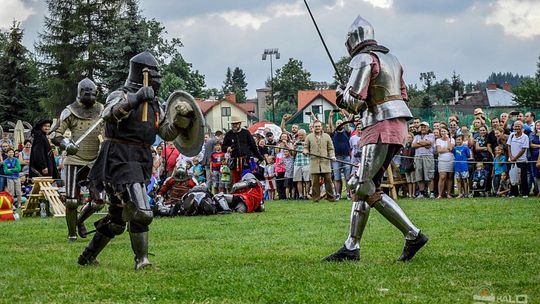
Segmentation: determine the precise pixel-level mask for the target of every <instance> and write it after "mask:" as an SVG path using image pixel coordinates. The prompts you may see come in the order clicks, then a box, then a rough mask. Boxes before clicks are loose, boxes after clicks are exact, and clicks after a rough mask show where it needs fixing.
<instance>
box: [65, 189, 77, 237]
mask: <svg viewBox="0 0 540 304" xmlns="http://www.w3.org/2000/svg"><path fill="white" fill-rule="evenodd" d="M67 200H69V199H67ZM67 200H66V205H67V208H66V224H67V227H68V241H70V242H75V241H76V240H77V205H76V204H77V201H76V200H75V203H74V204H75V207H74V208H73V206H70V202H67ZM71 204H73V203H71Z"/></svg>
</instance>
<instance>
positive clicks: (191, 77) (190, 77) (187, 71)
mask: <svg viewBox="0 0 540 304" xmlns="http://www.w3.org/2000/svg"><path fill="white" fill-rule="evenodd" d="M191 67H192V65H191V64H190V63H188V62H186V61H185V60H184V58H183V57H182V56H181V55H180V54H176V55H174V57H173V58H172V59H171V62H170V63H169V64H167V65H164V66H163V79H162V84H161V88H160V90H159V96H160V97H162V98H163V99H167V97H168V96H169V95H170V94H171V93H172V92H174V91H175V90H184V91H186V92H188V93H189V94H191V95H192V96H194V97H206V96H205V92H206V91H205V86H206V84H205V81H204V76H203V75H201V74H200V73H199V71H198V70H195V71H192V69H191Z"/></svg>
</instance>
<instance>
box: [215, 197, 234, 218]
mask: <svg viewBox="0 0 540 304" xmlns="http://www.w3.org/2000/svg"><path fill="white" fill-rule="evenodd" d="M227 196H230V197H229V200H230V201H231V202H232V194H223V193H219V194H216V195H215V196H214V199H215V201H217V204H218V209H219V212H218V213H221V214H228V213H231V212H232V210H231V208H230V207H229V201H228V200H227Z"/></svg>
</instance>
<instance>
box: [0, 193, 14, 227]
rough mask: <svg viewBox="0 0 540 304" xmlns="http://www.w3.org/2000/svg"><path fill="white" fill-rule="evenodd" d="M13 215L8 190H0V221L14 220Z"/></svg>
mask: <svg viewBox="0 0 540 304" xmlns="http://www.w3.org/2000/svg"><path fill="white" fill-rule="evenodd" d="M14 220H15V217H14V216H13V198H12V197H11V195H10V194H9V192H6V191H1V192H0V222H1V221H14Z"/></svg>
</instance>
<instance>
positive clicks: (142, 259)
mask: <svg viewBox="0 0 540 304" xmlns="http://www.w3.org/2000/svg"><path fill="white" fill-rule="evenodd" d="M129 238H130V240H131V249H132V250H133V253H135V270H139V269H142V268H145V267H148V266H152V263H151V262H150V261H149V260H148V232H139V233H134V232H130V233H129Z"/></svg>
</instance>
